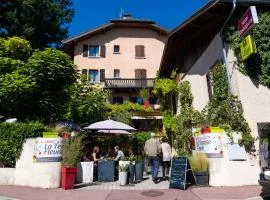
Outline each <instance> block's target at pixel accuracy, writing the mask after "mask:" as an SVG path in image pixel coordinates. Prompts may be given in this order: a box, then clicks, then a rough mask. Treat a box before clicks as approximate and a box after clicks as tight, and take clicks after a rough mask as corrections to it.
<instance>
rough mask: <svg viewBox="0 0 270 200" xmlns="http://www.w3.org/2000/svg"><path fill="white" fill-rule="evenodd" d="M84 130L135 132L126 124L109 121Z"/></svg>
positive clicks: (91, 125)
mask: <svg viewBox="0 0 270 200" xmlns="http://www.w3.org/2000/svg"><path fill="white" fill-rule="evenodd" d="M84 129H86V130H127V131H135V130H136V129H135V128H133V127H131V126H129V125H127V124H124V123H122V122H117V121H114V120H111V119H108V120H105V121H100V122H96V123H93V124H90V125H89V126H87V127H85V128H84Z"/></svg>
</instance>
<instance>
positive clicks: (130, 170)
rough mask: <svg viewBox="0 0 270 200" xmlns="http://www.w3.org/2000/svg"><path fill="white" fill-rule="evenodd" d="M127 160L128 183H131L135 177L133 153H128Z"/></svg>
mask: <svg viewBox="0 0 270 200" xmlns="http://www.w3.org/2000/svg"><path fill="white" fill-rule="evenodd" d="M127 160H128V161H129V162H130V163H129V166H128V182H129V184H133V183H134V177H135V160H136V158H135V156H134V155H130V156H129V157H127Z"/></svg>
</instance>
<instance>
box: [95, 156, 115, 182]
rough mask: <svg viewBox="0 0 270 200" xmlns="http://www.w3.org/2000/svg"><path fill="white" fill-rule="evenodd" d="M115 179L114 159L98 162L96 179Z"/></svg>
mask: <svg viewBox="0 0 270 200" xmlns="http://www.w3.org/2000/svg"><path fill="white" fill-rule="evenodd" d="M114 180H115V161H113V160H108V161H99V162H98V181H100V182H113V181H114Z"/></svg>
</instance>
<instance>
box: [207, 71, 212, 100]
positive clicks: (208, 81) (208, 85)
mask: <svg viewBox="0 0 270 200" xmlns="http://www.w3.org/2000/svg"><path fill="white" fill-rule="evenodd" d="M206 82H207V90H208V97H209V100H210V99H212V97H213V87H212V81H211V75H210V74H207V75H206Z"/></svg>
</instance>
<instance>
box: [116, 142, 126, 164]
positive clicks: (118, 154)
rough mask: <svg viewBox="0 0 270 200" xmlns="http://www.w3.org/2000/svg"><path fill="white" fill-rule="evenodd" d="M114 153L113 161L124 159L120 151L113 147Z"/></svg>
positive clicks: (118, 148)
mask: <svg viewBox="0 0 270 200" xmlns="http://www.w3.org/2000/svg"><path fill="white" fill-rule="evenodd" d="M114 151H115V153H117V155H116V158H115V159H114V160H115V161H119V160H124V159H125V155H124V153H123V151H121V150H120V147H119V146H115V147H114Z"/></svg>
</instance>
